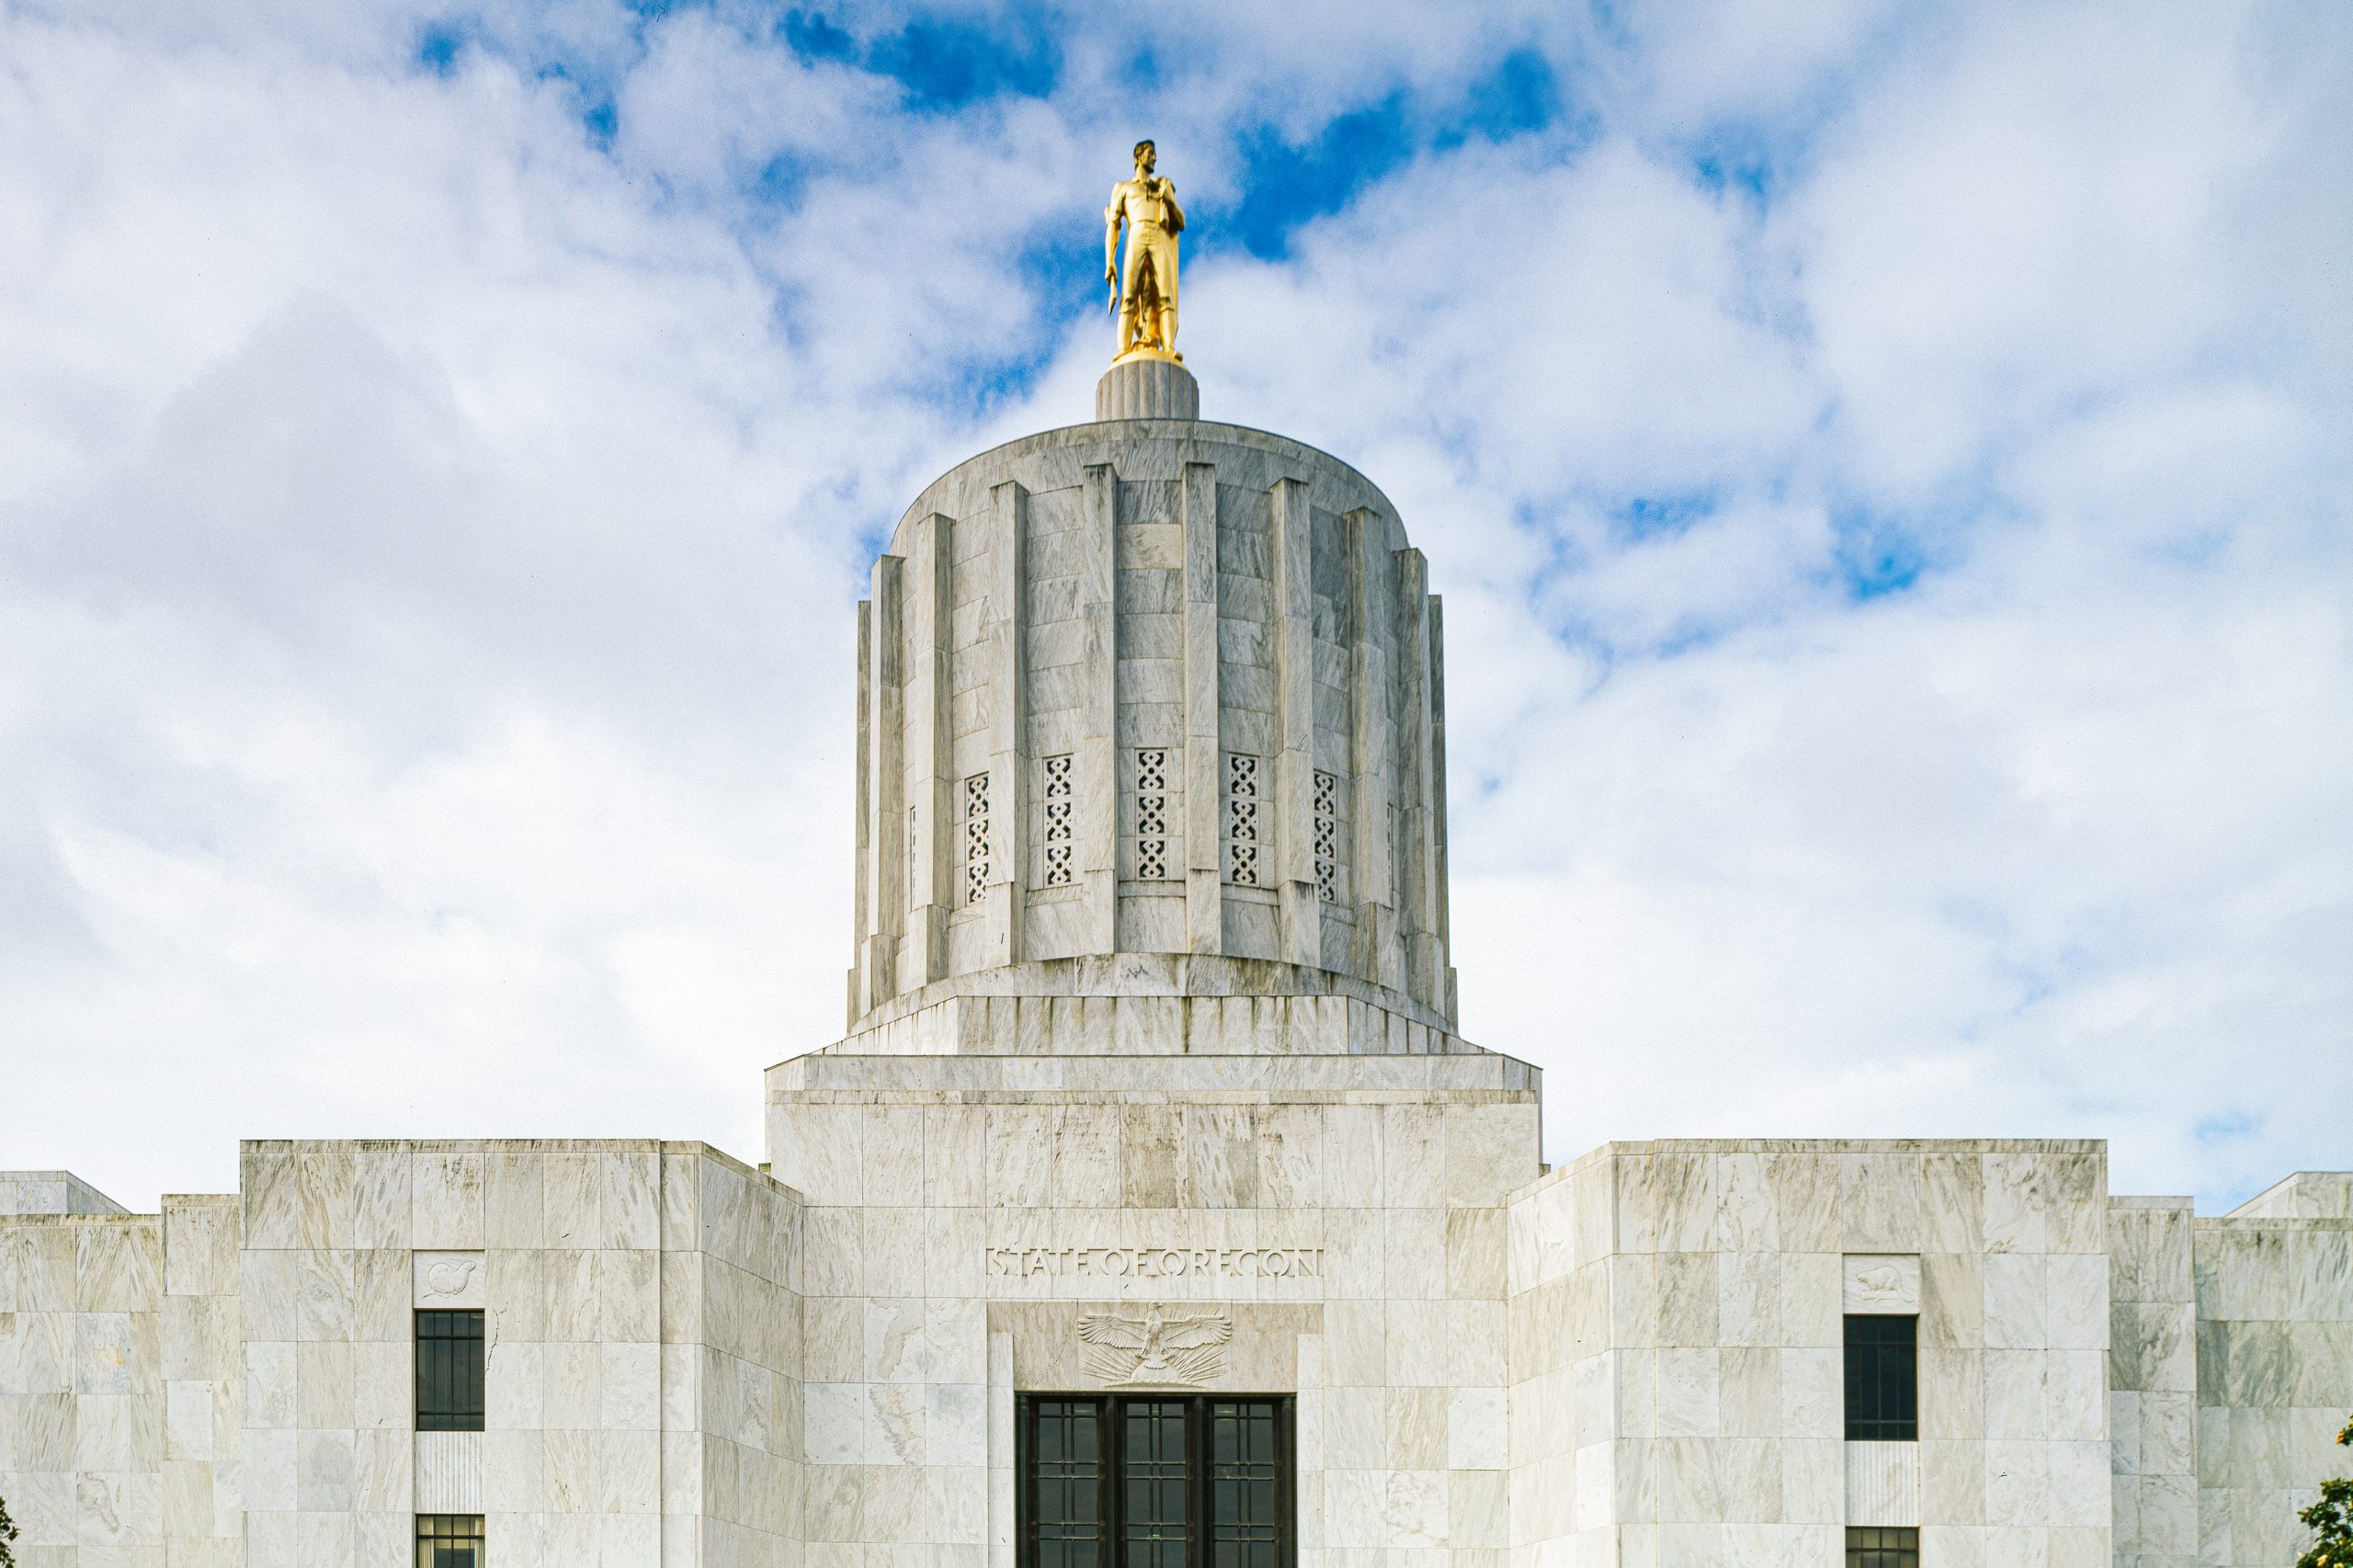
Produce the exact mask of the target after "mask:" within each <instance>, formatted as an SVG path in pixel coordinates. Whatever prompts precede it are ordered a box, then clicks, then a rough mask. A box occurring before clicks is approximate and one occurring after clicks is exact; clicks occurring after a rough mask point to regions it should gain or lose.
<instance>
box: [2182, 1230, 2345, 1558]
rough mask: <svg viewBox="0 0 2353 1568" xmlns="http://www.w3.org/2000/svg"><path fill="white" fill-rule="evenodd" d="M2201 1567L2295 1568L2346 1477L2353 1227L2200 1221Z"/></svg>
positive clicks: (2195, 1260) (2196, 1247)
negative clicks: (2327, 1482) (2307, 1521)
mask: <svg viewBox="0 0 2353 1568" xmlns="http://www.w3.org/2000/svg"><path fill="white" fill-rule="evenodd" d="M2189 1250H2190V1263H2191V1269H2192V1275H2193V1284H2194V1287H2195V1290H2196V1292H2197V1310H2198V1348H2197V1375H2198V1414H2197V1445H2198V1480H2199V1495H2198V1530H2199V1560H2200V1562H2203V1563H2209V1564H2216V1565H2219V1568H2288V1565H2289V1564H2290V1563H2292V1562H2294V1561H2295V1560H2296V1558H2297V1557H2298V1556H2299V1555H2300V1554H2301V1553H2302V1550H2303V1548H2304V1547H2305V1546H2307V1545H2308V1544H2310V1540H2311V1537H2310V1534H2309V1532H2307V1531H2306V1530H2305V1529H2304V1528H2303V1527H2302V1525H2300V1524H2298V1523H2297V1521H2296V1517H2295V1515H2296V1512H2297V1510H2298V1509H2300V1508H2302V1507H2303V1506H2306V1505H2308V1504H2310V1503H2311V1502H2312V1501H2313V1495H2314V1488H2315V1487H2316V1485H2317V1483H2319V1482H2320V1481H2321V1480H2322V1479H2323V1478H2324V1477H2326V1476H2331V1475H2343V1474H2345V1473H2346V1472H2347V1469H2348V1468H2353V1467H2349V1466H2348V1464H2347V1453H2346V1450H2345V1449H2341V1448H2338V1447H2336V1444H2335V1442H2334V1438H2335V1436H2336V1433H2337V1432H2338V1431H2339V1430H2341V1429H2342V1428H2343V1427H2344V1426H2345V1422H2346V1416H2347V1412H2348V1411H2353V1220H2347V1219H2313V1218H2291V1219H2261V1218H2256V1219H2243V1218H2236V1217H2232V1218H2224V1219H2211V1220H2197V1221H2192V1222H2191V1225H2190V1234H2189Z"/></svg>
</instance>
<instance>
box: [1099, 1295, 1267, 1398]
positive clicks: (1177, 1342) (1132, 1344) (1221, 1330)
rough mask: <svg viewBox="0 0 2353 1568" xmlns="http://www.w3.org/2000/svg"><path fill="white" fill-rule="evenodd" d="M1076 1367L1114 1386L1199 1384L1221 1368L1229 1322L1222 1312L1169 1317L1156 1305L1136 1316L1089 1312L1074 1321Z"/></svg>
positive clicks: (1231, 1330) (1231, 1333)
mask: <svg viewBox="0 0 2353 1568" xmlns="http://www.w3.org/2000/svg"><path fill="white" fill-rule="evenodd" d="M1078 1337H1079V1339H1080V1340H1081V1341H1082V1342H1083V1343H1084V1344H1085V1346H1086V1348H1085V1349H1083V1350H1081V1351H1080V1352H1079V1364H1080V1365H1081V1366H1083V1367H1085V1368H1086V1372H1087V1375H1088V1376H1089V1377H1095V1378H1100V1379H1102V1380H1103V1381H1105V1382H1106V1383H1108V1384H1110V1385H1111V1386H1113V1387H1114V1388H1118V1387H1122V1386H1125V1385H1128V1384H1134V1383H1205V1382H1207V1381H1210V1380H1211V1378H1214V1377H1216V1376H1218V1375H1219V1374H1220V1373H1222V1372H1223V1371H1224V1370H1225V1345H1226V1341H1227V1340H1230V1339H1232V1338H1233V1319H1232V1318H1230V1317H1228V1316H1227V1315H1226V1314H1225V1313H1224V1312H1200V1313H1194V1314H1191V1315H1188V1316H1185V1317H1170V1316H1169V1315H1167V1314H1166V1313H1165V1312H1162V1311H1161V1310H1160V1308H1159V1306H1158V1305H1157V1304H1154V1305H1151V1306H1147V1307H1145V1308H1144V1310H1143V1315H1142V1317H1130V1316H1128V1315H1127V1314H1126V1313H1124V1312H1092V1313H1089V1314H1088V1315H1087V1316H1086V1317H1083V1318H1081V1319H1079V1320H1078Z"/></svg>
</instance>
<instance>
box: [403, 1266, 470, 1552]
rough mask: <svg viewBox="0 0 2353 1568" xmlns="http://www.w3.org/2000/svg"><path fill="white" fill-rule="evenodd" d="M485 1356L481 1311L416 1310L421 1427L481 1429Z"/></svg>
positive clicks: (418, 1423) (418, 1418) (428, 1429)
mask: <svg viewBox="0 0 2353 1568" xmlns="http://www.w3.org/2000/svg"><path fill="white" fill-rule="evenodd" d="M482 1358H483V1321H482V1313H481V1312H479V1311H474V1312H419V1313H417V1314H416V1429H417V1430H418V1431H420V1432H479V1431H481V1430H482V1403H483V1401H482V1383H483V1359H482ZM433 1517H439V1516H438V1515H437V1516H433Z"/></svg>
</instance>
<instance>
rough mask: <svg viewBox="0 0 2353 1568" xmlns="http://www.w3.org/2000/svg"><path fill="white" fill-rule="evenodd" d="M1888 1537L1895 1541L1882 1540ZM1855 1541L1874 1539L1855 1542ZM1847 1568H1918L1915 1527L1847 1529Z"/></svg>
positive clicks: (1858, 1527) (1870, 1526)
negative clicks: (1865, 1538)
mask: <svg viewBox="0 0 2353 1568" xmlns="http://www.w3.org/2000/svg"><path fill="white" fill-rule="evenodd" d="M1890 1536H1893V1537H1894V1538H1895V1539H1893V1540H1886V1539H1883V1538H1886V1537H1890ZM1858 1537H1870V1538H1875V1539H1870V1540H1858V1539H1856V1538H1858ZM1847 1568H1920V1528H1919V1527H1918V1526H1917V1525H1848V1526H1847Z"/></svg>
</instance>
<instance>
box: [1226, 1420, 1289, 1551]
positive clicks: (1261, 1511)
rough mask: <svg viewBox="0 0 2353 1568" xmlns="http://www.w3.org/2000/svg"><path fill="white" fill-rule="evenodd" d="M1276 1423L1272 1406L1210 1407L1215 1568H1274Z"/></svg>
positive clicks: (1276, 1548) (1277, 1544)
mask: <svg viewBox="0 0 2353 1568" xmlns="http://www.w3.org/2000/svg"><path fill="white" fill-rule="evenodd" d="M1275 1421H1276V1406H1275V1403H1274V1401H1272V1400H1214V1401H1211V1404H1210V1542H1211V1552H1210V1556H1211V1568H1276V1554H1277V1552H1278V1551H1280V1549H1281V1548H1280V1540H1279V1528H1280V1520H1279V1518H1278V1512H1279V1510H1278V1506H1277V1497H1278V1486H1279V1477H1278V1475H1277V1472H1276V1459H1275V1453H1276V1441H1275Z"/></svg>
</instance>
